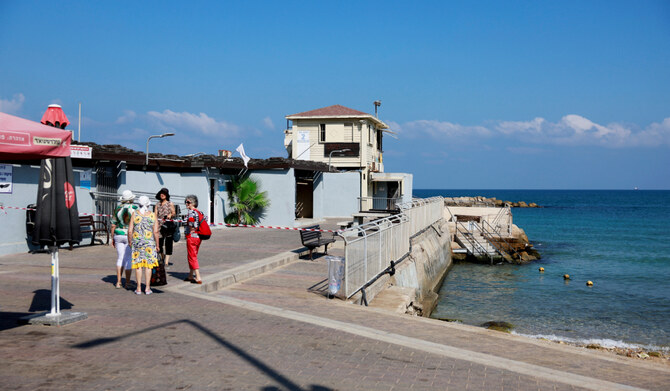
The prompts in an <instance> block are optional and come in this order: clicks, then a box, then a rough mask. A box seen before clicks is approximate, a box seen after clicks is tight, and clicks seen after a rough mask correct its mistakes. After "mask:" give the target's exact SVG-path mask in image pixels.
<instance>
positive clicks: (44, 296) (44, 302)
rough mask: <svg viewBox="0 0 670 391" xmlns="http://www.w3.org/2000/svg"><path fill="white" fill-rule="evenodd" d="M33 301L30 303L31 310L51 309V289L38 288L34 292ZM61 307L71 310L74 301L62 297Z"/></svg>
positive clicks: (29, 309)
mask: <svg viewBox="0 0 670 391" xmlns="http://www.w3.org/2000/svg"><path fill="white" fill-rule="evenodd" d="M33 293H34V294H35V295H34V296H33V301H32V303H30V308H28V311H30V312H38V311H49V310H51V290H50V289H38V290H36V291H34V292H33ZM60 308H61V309H62V310H71V309H72V303H70V302H69V301H67V300H65V299H64V298H63V297H60Z"/></svg>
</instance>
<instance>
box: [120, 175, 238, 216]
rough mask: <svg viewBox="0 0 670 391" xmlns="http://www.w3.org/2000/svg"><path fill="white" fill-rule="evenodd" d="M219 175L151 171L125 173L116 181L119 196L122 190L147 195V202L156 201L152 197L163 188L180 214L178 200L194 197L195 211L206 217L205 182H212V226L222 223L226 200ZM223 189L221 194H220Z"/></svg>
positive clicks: (208, 200) (182, 207)
mask: <svg viewBox="0 0 670 391" xmlns="http://www.w3.org/2000/svg"><path fill="white" fill-rule="evenodd" d="M220 178H221V176H220V175H218V174H216V175H208V174H207V173H206V172H196V173H179V172H160V171H159V172H153V171H126V172H125V174H122V175H121V177H120V181H119V193H121V192H123V191H124V190H132V191H134V192H146V193H150V194H151V195H149V199H150V200H151V203H152V204H153V203H155V202H156V201H157V200H156V198H155V194H156V193H157V192H158V190H160V189H161V188H163V187H165V188H167V189H168V190H170V196H171V197H174V198H175V199H174V200H172V201H173V202H175V201H176V202H177V203H179V205H180V207H181V210H182V213H185V211H186V205H185V204H184V203H183V199H182V198H181V197H185V196H187V195H189V194H195V195H196V196H197V197H198V210H200V211H201V212H203V213H204V214H206V215H207V216H208V217H209V216H210V214H211V213H210V208H209V205H210V204H209V203H210V201H212V200H211V199H210V194H209V186H210V185H209V180H210V179H214V180H216V182H215V194H214V199H213V201H214V211H215V213H214V215H213V216H211V217H213V220H210V221H213V222H214V223H221V222H223V217H224V212H225V210H224V207H225V202H223V201H225V200H226V197H227V195H226V194H227V193H226V192H225V186H224V187H223V189H222V188H221V187H220V186H219V179H220ZM221 190H223V191H221ZM177 197H178V198H177Z"/></svg>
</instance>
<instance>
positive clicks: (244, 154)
mask: <svg viewBox="0 0 670 391" xmlns="http://www.w3.org/2000/svg"><path fill="white" fill-rule="evenodd" d="M236 151H237V152H239V153H240V156H242V160H243V161H244V167H246V168H249V166H247V163H249V160H251V158H250V157H249V156H247V154H246V153H244V144H240V146H239V147H237V149H236Z"/></svg>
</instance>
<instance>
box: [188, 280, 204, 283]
mask: <svg viewBox="0 0 670 391" xmlns="http://www.w3.org/2000/svg"><path fill="white" fill-rule="evenodd" d="M191 283H192V284H202V280H199V281H198V280H191Z"/></svg>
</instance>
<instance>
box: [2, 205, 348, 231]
mask: <svg viewBox="0 0 670 391" xmlns="http://www.w3.org/2000/svg"><path fill="white" fill-rule="evenodd" d="M4 209H17V210H36V209H35V208H22V207H16V206H0V210H4ZM79 215H80V216H96V217H110V218H111V217H112V216H111V215H107V214H101V213H79ZM166 221H175V222H182V223H185V222H186V220H166ZM209 225H210V226H216V225H221V226H225V227H237V228H263V229H283V230H288V231H311V232H329V233H338V232H342V230H332V229H314V228H295V227H275V226H272V225H249V224H225V223H214V224H209Z"/></svg>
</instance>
